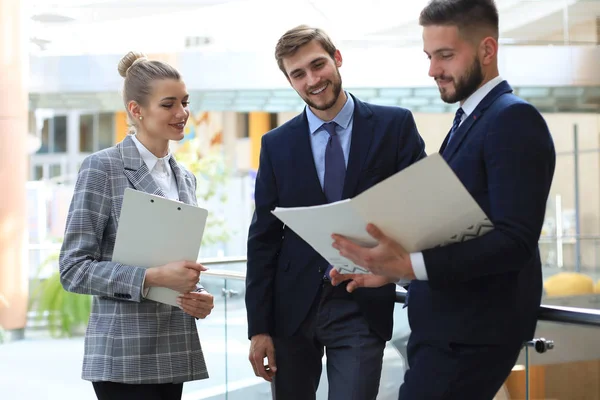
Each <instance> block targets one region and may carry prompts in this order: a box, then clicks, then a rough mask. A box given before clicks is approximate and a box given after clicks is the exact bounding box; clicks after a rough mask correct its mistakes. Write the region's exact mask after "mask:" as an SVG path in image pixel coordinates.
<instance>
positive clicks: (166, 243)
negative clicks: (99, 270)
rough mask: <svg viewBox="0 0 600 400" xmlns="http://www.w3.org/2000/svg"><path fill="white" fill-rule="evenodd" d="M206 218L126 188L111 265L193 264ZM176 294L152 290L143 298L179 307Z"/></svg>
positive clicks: (197, 210) (201, 212) (175, 203)
mask: <svg viewBox="0 0 600 400" xmlns="http://www.w3.org/2000/svg"><path fill="white" fill-rule="evenodd" d="M207 217H208V211H207V210H205V209H203V208H200V207H196V206H192V205H189V204H184V203H182V202H179V201H176V200H170V199H167V198H164V197H161V196H157V195H153V194H149V193H145V192H141V191H138V190H134V189H131V188H127V189H125V194H124V196H123V205H122V207H121V215H120V217H119V227H118V229H117V238H116V242H115V248H114V250H113V257H112V261H114V262H118V263H121V264H124V265H131V266H137V267H144V268H152V267H159V266H161V265H165V264H168V263H170V262H174V261H183V260H188V261H196V260H198V254H199V252H200V244H201V242H202V236H203V234H204V228H205V226H206V218H207ZM179 294H180V293H178V292H176V291H174V290H171V289H167V288H162V287H152V288H150V290H149V291H148V294H147V296H146V298H147V299H150V300H154V301H157V302H160V303H164V304H170V305H172V306H175V307H179V306H178V304H177V296H179Z"/></svg>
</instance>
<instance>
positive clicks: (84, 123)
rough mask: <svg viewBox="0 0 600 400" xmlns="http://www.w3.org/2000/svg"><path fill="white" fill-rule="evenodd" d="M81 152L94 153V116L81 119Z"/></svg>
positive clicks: (82, 116) (81, 117) (84, 116)
mask: <svg viewBox="0 0 600 400" xmlns="http://www.w3.org/2000/svg"><path fill="white" fill-rule="evenodd" d="M79 151H80V152H81V153H92V152H93V151H94V116H93V115H89V114H88V115H81V116H80V117H79Z"/></svg>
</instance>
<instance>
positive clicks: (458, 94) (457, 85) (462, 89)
mask: <svg viewBox="0 0 600 400" xmlns="http://www.w3.org/2000/svg"><path fill="white" fill-rule="evenodd" d="M452 81H453V82H454V94H452V95H451V94H450V93H448V92H447V91H442V89H440V95H441V97H442V100H443V101H444V102H446V103H449V104H453V103H456V102H459V101H464V100H466V99H468V98H469V96H471V95H472V94H473V93H475V91H476V90H477V89H478V88H479V86H480V85H481V82H483V70H482V69H481V64H479V60H478V59H477V58H475V60H474V61H473V64H471V68H469V70H468V71H467V73H466V74H464V75H463V76H461V77H459V79H458V81H457V80H456V79H452Z"/></svg>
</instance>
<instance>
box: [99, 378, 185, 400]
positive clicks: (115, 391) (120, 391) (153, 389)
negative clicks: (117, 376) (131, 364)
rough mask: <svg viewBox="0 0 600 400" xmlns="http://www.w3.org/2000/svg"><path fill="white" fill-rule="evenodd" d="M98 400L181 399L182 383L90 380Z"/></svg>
mask: <svg viewBox="0 0 600 400" xmlns="http://www.w3.org/2000/svg"><path fill="white" fill-rule="evenodd" d="M92 384H93V385H94V391H95V392H96V397H98V400H181V393H182V392H183V383H162V384H155V385H153V384H145V385H132V384H127V383H117V382H92Z"/></svg>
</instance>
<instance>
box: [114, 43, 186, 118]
mask: <svg viewBox="0 0 600 400" xmlns="http://www.w3.org/2000/svg"><path fill="white" fill-rule="evenodd" d="M117 69H118V71H119V74H120V75H121V76H122V77H123V78H125V82H123V102H124V103H125V109H126V110H127V114H129V109H128V108H127V104H128V103H129V102H130V101H135V102H136V103H138V104H139V105H141V106H145V105H147V103H148V97H149V96H150V94H151V93H152V83H153V82H154V81H156V80H162V79H174V80H177V81H178V80H180V79H181V75H180V74H179V71H177V70H176V69H175V68H173V67H172V66H170V65H169V64H167V63H164V62H162V61H151V60H148V57H146V55H145V54H144V53H140V52H136V51H130V52H129V53H127V54H125V55H124V56H123V58H121V61H119V65H118V67H117ZM129 118H130V119H131V121H132V122H133V124H135V120H134V119H133V118H132V117H131V115H129Z"/></svg>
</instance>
